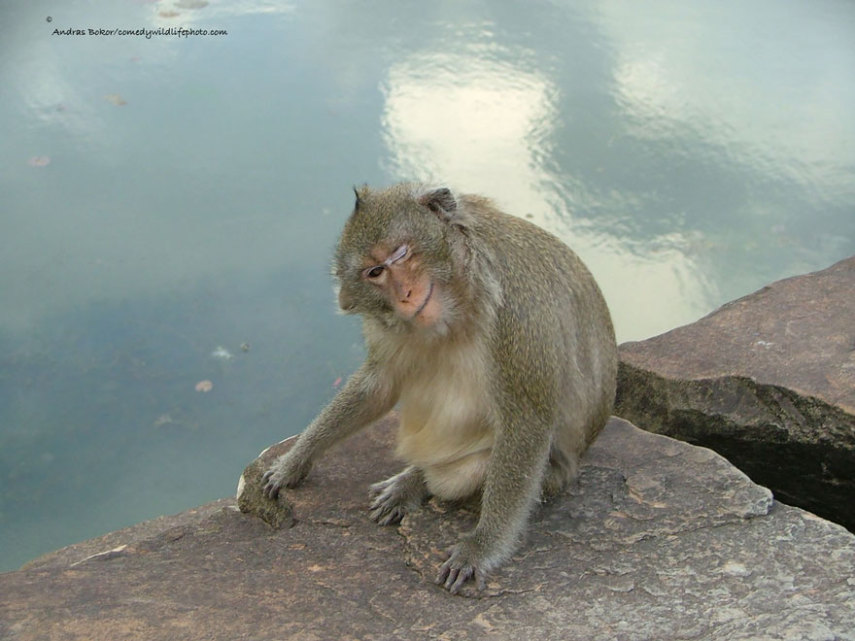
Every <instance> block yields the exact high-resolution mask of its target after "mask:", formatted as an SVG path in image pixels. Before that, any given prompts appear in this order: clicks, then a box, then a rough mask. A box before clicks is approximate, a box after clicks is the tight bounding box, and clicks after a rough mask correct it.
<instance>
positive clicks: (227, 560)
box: [0, 417, 855, 641]
mask: <svg viewBox="0 0 855 641" xmlns="http://www.w3.org/2000/svg"><path fill="white" fill-rule="evenodd" d="M395 428H396V424H395V420H394V417H391V418H389V419H387V420H385V421H383V422H381V423H380V424H379V425H377V426H375V427H374V428H372V429H370V430H368V431H366V432H363V433H362V434H361V435H359V436H357V437H355V438H352V439H350V440H349V441H347V442H345V443H343V444H341V445H340V446H339V447H338V448H336V449H335V450H333V451H331V452H330V453H329V454H328V455H327V456H326V457H325V458H323V459H322V460H321V461H319V462H318V464H317V465H316V466H315V468H314V470H313V471H312V474H311V475H310V476H309V478H308V479H307V480H306V482H305V485H304V486H302V487H301V488H299V489H297V490H293V491H289V492H288V493H287V497H286V498H287V502H283V506H282V509H283V512H282V513H281V514H283V515H286V517H285V518H284V519H283V522H282V524H283V527H281V528H280V529H274V528H272V527H270V526H269V525H267V524H265V523H264V522H263V521H262V520H261V519H259V518H256V517H255V516H252V515H248V514H242V513H240V512H239V511H238V510H237V509H236V508H235V507H234V502H230V503H229V504H228V505H227V506H226V507H222V503H218V504H214V505H211V506H203V508H200V510H198V511H197V512H196V513H195V514H193V515H191V517H189V518H188V520H187V521H186V522H185V521H183V520H182V518H181V516H180V515H179V516H178V517H174V518H173V519H171V520H170V521H169V523H165V522H161V523H160V525H149V526H147V527H143V526H140V527H141V529H140V530H134V529H133V528H132V529H130V530H126V531H124V534H123V535H122V536H119V537H118V538H116V537H114V538H113V539H111V540H110V541H109V547H107V546H105V547H104V548H103V549H102V550H101V552H102V553H101V554H96V555H94V556H93V548H92V546H91V545H84V546H82V547H81V546H72V547H71V548H68V549H67V550H65V551H64V552H63V554H61V555H54V556H53V557H52V558H51V559H50V560H49V561H47V562H43V563H39V562H36V563H33V564H30V565H29V567H28V568H27V569H23V570H20V571H17V572H10V573H6V574H2V575H0V594H2V595H3V596H2V599H0V638H2V639H15V640H16V641H35V640H36V639H52V640H59V641H63V640H65V639H81V638H85V639H91V640H93V641H97V640H100V639H104V640H107V639H109V640H111V641H113V640H121V639H141V640H142V639H144V640H145V641H158V640H161V639H163V640H167V639H169V640H172V639H206V640H207V639H210V640H215V641H216V640H220V639H222V640H227V639H228V640H230V641H231V640H233V639H258V640H260V639H306V640H309V639H374V640H386V639H389V640H391V639H396V640H397V639H408V640H419V639H447V640H451V639H454V640H466V639H487V638H489V639H500V640H503V639H509V640H510V639H523V638H529V639H544V640H547V641H548V640H552V639H555V640H557V639H586V640H591V641H597V640H600V639H602V640H613V639H617V638H619V639H624V640H630V641H631V640H634V639H639V640H640V639H657V640H659V641H669V640H671V639H687V638H697V639H706V640H712V641H715V640H719V639H721V640H728V641H732V640H739V639H764V638H765V639H771V638H776V639H808V640H813V639H815V640H817V641H819V640H820V639H822V640H826V639H850V640H851V639H855V579H853V578H852V577H853V576H855V536H853V535H852V534H851V533H849V532H847V531H846V530H845V529H843V528H842V527H840V526H838V525H835V524H833V523H829V522H828V521H825V520H822V519H820V518H817V517H815V516H813V515H811V514H808V513H806V512H803V511H802V510H800V509H798V508H793V507H788V506H785V505H781V504H779V503H776V502H774V501H773V500H772V497H771V494H770V493H769V491H768V490H766V489H765V488H762V487H759V486H757V485H755V484H754V483H752V482H751V481H750V480H749V479H748V478H747V477H746V476H745V475H744V474H743V473H741V472H740V471H739V470H737V469H736V468H734V467H733V466H732V465H730V464H729V463H728V462H727V461H725V460H724V459H723V458H721V457H720V456H718V455H717V454H715V453H713V452H711V451H709V450H706V449H702V448H698V447H694V446H691V445H687V444H685V443H681V442H678V441H675V440H672V439H670V438H667V437H664V436H658V435H655V434H651V433H648V432H644V431H642V430H639V429H637V428H635V427H633V426H632V425H630V424H629V423H627V422H625V421H622V420H619V419H613V420H612V421H611V422H610V423H609V425H608V426H607V427H606V429H605V430H604V431H603V434H602V435H601V437H600V438H599V439H598V440H597V441H596V443H595V444H594V445H593V446H592V448H591V450H590V451H589V453H588V455H587V456H586V458H585V459H584V461H583V466H582V470H581V473H580V479H579V482H578V484H577V486H576V487H575V488H574V489H573V490H572V491H571V492H568V493H567V494H566V495H563V496H560V497H558V498H557V499H555V500H554V501H552V502H550V503H548V504H546V505H545V506H543V507H541V508H539V509H538V510H536V511H535V513H534V515H533V517H532V522H531V524H530V527H529V533H528V536H527V540H526V542H525V543H524V545H523V546H522V547H520V549H519V551H518V553H517V554H516V555H515V556H514V558H513V560H512V561H511V562H509V563H508V564H507V565H506V566H504V567H503V568H501V569H500V570H497V571H496V572H495V574H494V575H492V576H491V577H490V579H489V581H488V587H487V590H486V592H485V593H483V594H481V595H480V598H461V597H459V596H451V595H449V594H448V593H447V592H446V591H444V590H443V589H441V588H439V587H437V586H435V585H433V583H432V581H433V578H434V576H435V574H436V571H437V568H438V567H439V565H440V563H441V560H442V550H443V549H445V548H447V547H449V546H451V545H452V544H453V543H454V542H455V540H456V539H457V537H458V535H459V534H460V532H462V531H464V530H466V529H467V528H468V527H471V525H472V523H473V522H474V519H475V515H474V514H473V513H472V512H470V511H469V510H468V509H467V508H465V507H460V506H452V505H448V504H441V503H435V502H430V503H428V504H427V505H426V506H425V508H424V509H423V510H422V511H420V512H418V513H416V514H414V515H411V516H408V517H406V518H405V519H404V521H403V523H402V525H401V526H400V527H385V528H384V527H378V526H376V525H375V524H373V523H372V522H371V521H370V519H369V518H368V514H367V509H366V508H367V491H368V486H369V484H370V483H372V482H374V481H376V480H378V479H381V478H384V477H385V476H387V475H389V474H392V473H394V472H396V471H397V470H398V467H399V464H398V463H396V462H395V461H394V460H393V456H392V451H393V448H392V440H393V436H394V431H395ZM289 445H290V443H288V442H286V443H284V444H281V445H278V446H275V448H272V449H271V450H269V451H267V452H266V453H264V454H263V456H262V458H263V459H264V460H266V459H269V458H272V457H273V456H275V455H277V454H278V453H280V452H281V451H282V450H284V449H286V448H287V447H288V446H289ZM263 465H264V461H259V462H257V464H256V466H255V467H254V468H253V467H252V466H250V468H248V472H247V476H246V478H245V479H244V483H243V492H242V494H243V493H245V492H247V491H250V492H252V491H254V490H252V489H251V488H250V485H251V484H252V483H255V481H254V480H253V478H255V477H253V475H254V474H256V473H257V470H258V469H260V468H261V467H263ZM254 470H255V471H254ZM251 477H252V478H251ZM252 504H253V501H252V500H249V501H247V502H245V503H243V505H244V506H251V505H252ZM203 513H204V514H205V516H201V517H200V515H202V514H203ZM292 519H294V521H293V523H294V524H293V527H284V526H285V525H290V524H291V523H292ZM159 528H165V529H161V530H159ZM468 594H470V595H471V594H472V591H471V589H470V591H469V593H468Z"/></svg>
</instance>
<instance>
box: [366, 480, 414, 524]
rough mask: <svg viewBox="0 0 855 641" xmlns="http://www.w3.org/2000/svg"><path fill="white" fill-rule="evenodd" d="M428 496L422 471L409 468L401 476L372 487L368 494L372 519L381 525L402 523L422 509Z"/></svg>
mask: <svg viewBox="0 0 855 641" xmlns="http://www.w3.org/2000/svg"><path fill="white" fill-rule="evenodd" d="M427 495H428V493H427V489H426V488H425V483H424V479H423V478H422V473H421V471H419V470H418V468H415V467H408V468H407V469H405V470H404V471H403V472H401V473H400V474H396V475H395V476H393V477H391V478H388V479H386V480H385V481H381V482H380V483H375V484H374V485H372V486H371V489H370V490H369V493H368V496H369V498H370V499H371V507H370V509H371V518H372V519H373V520H374V521H376V522H377V523H379V524H380V525H394V524H396V523H400V522H401V519H402V518H404V515H406V514H407V513H409V512H413V511H415V510H417V509H418V508H419V507H421V504H422V501H424V500H425V499H426V498H427Z"/></svg>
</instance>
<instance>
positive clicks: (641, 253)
mask: <svg viewBox="0 0 855 641" xmlns="http://www.w3.org/2000/svg"><path fill="white" fill-rule="evenodd" d="M438 49H439V50H437V51H425V52H418V53H414V54H411V55H410V56H408V57H407V58H406V59H405V60H403V61H400V62H397V63H396V64H394V65H392V67H391V68H390V70H389V73H388V76H387V79H386V81H385V83H384V85H383V90H384V91H383V93H384V98H385V102H384V112H383V135H384V141H385V143H386V145H387V147H388V150H389V154H388V161H387V162H388V166H387V170H388V171H389V172H390V173H391V174H393V175H395V176H397V177H398V178H399V179H402V180H410V179H417V180H423V181H426V182H437V181H438V182H446V181H449V180H451V181H453V186H454V187H456V188H458V189H460V190H462V191H472V192H475V193H481V194H485V195H488V196H490V197H491V198H493V199H494V200H496V201H497V202H498V203H499V205H500V206H501V207H502V208H504V209H505V210H506V211H508V212H511V213H514V214H516V215H520V216H525V217H526V218H529V219H531V220H532V221H533V222H535V223H537V224H539V225H541V226H543V227H545V228H546V229H549V230H550V231H552V232H553V233H555V234H557V235H558V236H559V237H561V238H562V239H563V240H564V241H565V242H567V243H568V244H569V245H571V246H572V247H573V248H574V249H575V250H576V251H577V252H578V253H579V254H580V255H581V256H582V257H583V259H584V260H585V261H586V262H587V263H588V265H589V267H590V268H591V269H592V271H593V272H594V274H595V275H596V276H597V277H598V279H599V280H600V281H601V283H602V287H603V290H604V293H605V295H606V297H607V299H608V300H609V304H610V307H611V309H612V313H613V315H614V318H615V324H616V327H617V332H618V337H619V339H620V340H630V339H637V338H643V337H646V336H650V335H652V334H655V333H658V332H659V331H663V330H664V329H667V327H665V326H664V325H663V320H662V319H663V318H665V317H667V318H668V322H669V323H672V324H673V323H674V321H675V320H677V321H678V322H689V321H690V320H693V319H694V318H697V317H698V316H699V315H700V314H702V313H703V312H704V311H706V310H708V309H709V308H710V306H711V303H710V301H711V300H715V297H716V295H717V292H715V288H714V286H713V285H712V284H711V283H710V279H709V278H708V277H707V276H705V275H704V273H703V270H702V268H701V267H700V265H698V264H697V263H696V262H695V257H696V256H697V251H696V250H697V247H696V246H694V245H695V243H696V242H697V240H698V239H697V238H696V236H697V235H696V234H694V235H693V234H692V233H691V232H687V233H686V234H685V235H681V234H680V233H679V232H675V231H673V230H669V231H667V232H664V233H663V234H662V235H661V236H660V237H659V238H657V239H654V240H653V241H652V242H651V241H650V240H649V239H648V241H646V242H645V243H644V244H643V246H639V242H638V240H637V239H636V238H635V237H634V235H632V234H627V233H626V232H627V229H626V228H625V227H621V226H620V225H616V226H615V227H614V228H609V227H608V226H606V225H604V224H603V223H602V221H601V220H598V221H596V222H595V223H594V224H592V222H591V218H590V217H588V216H581V217H580V216H578V215H577V214H578V213H580V212H582V213H589V212H593V211H597V210H602V209H604V206H605V205H609V206H611V207H613V211H615V212H626V211H628V207H627V202H626V201H625V200H624V202H615V201H616V200H619V199H621V198H623V199H626V198H627V196H626V195H622V194H615V193H614V192H612V194H611V196H612V198H610V199H609V201H608V202H607V203H604V202H603V201H602V198H601V196H600V195H598V194H596V193H593V192H591V191H590V189H589V187H588V185H587V184H586V183H585V182H584V180H582V179H581V178H579V177H576V176H573V175H571V174H568V173H566V172H557V173H556V172H555V171H554V170H552V169H550V163H551V159H552V155H553V145H555V144H556V135H555V130H556V128H557V127H559V126H560V125H559V120H560V119H561V117H562V116H565V115H566V114H562V113H561V104H560V92H559V91H558V89H557V87H556V86H555V85H554V83H553V82H552V81H551V80H550V78H549V77H548V76H547V75H546V74H544V73H543V72H542V71H540V70H539V69H538V68H536V67H534V66H527V65H526V62H525V61H527V60H530V59H531V56H529V55H527V52H525V51H511V50H503V49H501V48H499V47H497V46H486V45H485V46H478V47H473V48H472V50H471V51H470V52H469V53H462V54H449V53H446V52H445V51H443V50H442V48H441V47H438ZM512 61H514V62H512ZM629 210H630V211H631V208H630V209H629ZM693 236H695V237H694V238H693ZM651 290H652V291H655V292H656V297H657V303H656V304H651V301H650V293H649V292H650V291H651ZM672 326H673V325H672Z"/></svg>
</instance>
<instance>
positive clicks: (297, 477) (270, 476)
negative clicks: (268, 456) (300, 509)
mask: <svg viewBox="0 0 855 641" xmlns="http://www.w3.org/2000/svg"><path fill="white" fill-rule="evenodd" d="M311 469H312V464H311V463H310V462H303V463H300V462H299V461H296V462H295V461H294V460H293V459H290V458H289V457H288V454H283V455H282V456H280V457H279V458H278V459H276V460H275V461H273V464H272V465H271V466H270V469H268V470H267V471H266V472H265V473H264V475H263V476H262V477H261V491H262V493H263V494H264V496H266V497H267V498H269V499H272V500H274V501H275V500H276V499H277V498H279V490H281V489H282V488H283V487H297V486H298V485H299V484H300V483H301V482H302V481H303V479H304V478H306V476H307V475H308V474H309V470H311Z"/></svg>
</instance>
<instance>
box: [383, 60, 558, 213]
mask: <svg viewBox="0 0 855 641" xmlns="http://www.w3.org/2000/svg"><path fill="white" fill-rule="evenodd" d="M514 53H516V52H514ZM514 53H512V52H506V51H496V50H495V49H494V48H489V49H486V50H484V51H481V52H476V53H471V54H468V55H467V54H448V53H444V52H434V51H431V52H422V53H416V54H413V55H411V56H410V57H408V58H407V59H406V60H404V61H402V62H399V63H396V64H394V65H393V66H392V67H391V68H390V69H389V73H388V76H387V80H386V81H385V83H384V97H385V103H384V113H383V135H384V140H385V142H386V145H387V147H388V149H389V156H388V161H387V163H388V167H387V169H388V171H389V172H390V173H392V174H393V175H396V176H399V177H401V178H402V179H406V178H409V179H416V180H423V181H427V182H432V181H449V180H451V181H453V183H454V186H456V187H458V188H459V189H462V190H467V191H474V192H477V193H483V194H486V195H489V196H491V197H493V198H495V199H496V200H498V201H500V202H502V203H503V204H504V205H505V206H506V207H508V208H510V209H511V210H513V211H516V212H521V213H523V212H524V213H528V214H530V215H532V216H534V217H535V218H536V219H537V220H538V221H539V222H543V220H544V219H545V217H546V216H548V215H549V213H550V209H549V208H548V207H547V204H546V201H545V199H544V197H543V194H542V192H541V188H540V183H541V180H542V178H543V173H544V169H543V166H542V160H543V158H544V157H545V156H546V155H547V153H548V149H547V148H546V145H548V143H549V141H550V133H551V131H552V129H553V127H554V125H555V118H556V110H555V95H556V89H555V87H554V86H553V85H552V84H551V83H550V82H549V80H548V79H547V78H546V77H545V76H544V75H543V74H541V73H539V72H538V71H537V70H535V69H529V68H523V67H520V66H514V65H513V63H512V62H511V60H514V59H515V58H517V56H516V55H514Z"/></svg>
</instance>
